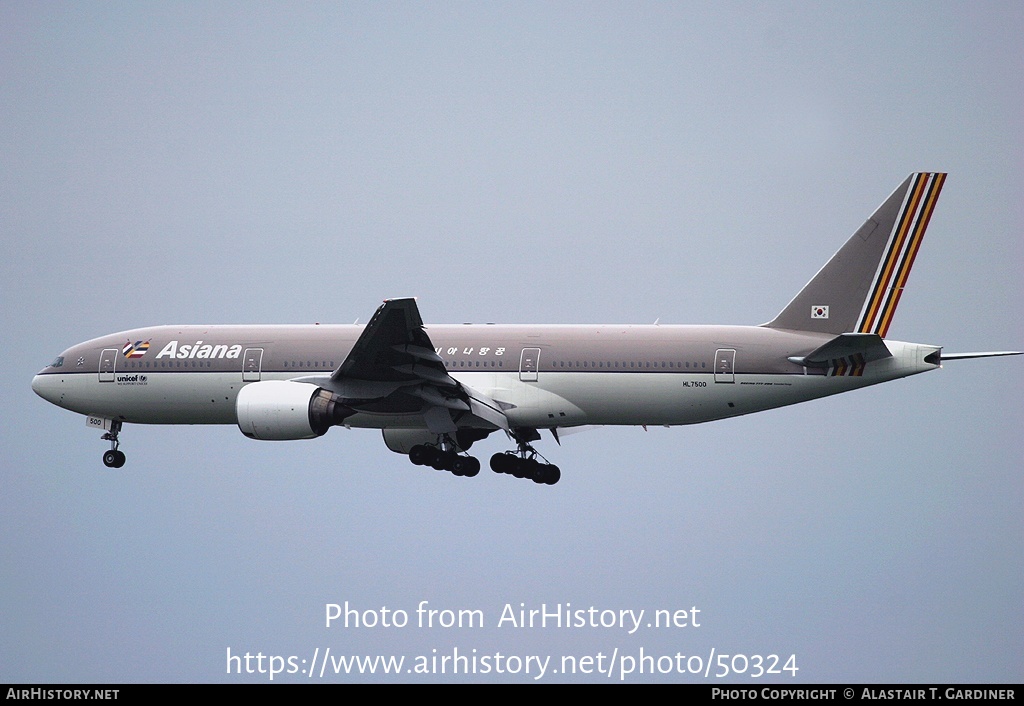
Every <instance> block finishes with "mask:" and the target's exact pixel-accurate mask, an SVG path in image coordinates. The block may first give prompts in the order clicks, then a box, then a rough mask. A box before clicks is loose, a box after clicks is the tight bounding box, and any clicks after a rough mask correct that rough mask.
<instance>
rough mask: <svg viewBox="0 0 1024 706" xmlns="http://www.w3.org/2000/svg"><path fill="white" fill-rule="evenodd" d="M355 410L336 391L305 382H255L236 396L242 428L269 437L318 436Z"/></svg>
mask: <svg viewBox="0 0 1024 706" xmlns="http://www.w3.org/2000/svg"><path fill="white" fill-rule="evenodd" d="M351 414H352V410H351V409H349V408H348V407H345V406H344V405H343V404H341V403H340V401H339V400H338V398H337V397H336V396H335V395H334V394H332V393H330V392H328V391H327V390H324V389H323V388H320V387H317V386H316V385H311V384H309V383H305V382H289V381H287V380H264V381H262V382H252V383H249V384H248V385H246V386H245V387H243V388H242V389H241V390H239V391H238V398H237V399H236V400H235V415H236V416H237V418H238V428H239V429H240V430H241V431H242V433H243V434H245V435H246V436H248V437H249V438H250V439H261V440H265V441H291V440H294V439H315V438H316V437H318V436H323V435H324V434H326V433H327V430H328V429H330V428H331V427H332V426H334V425H335V424H340V423H341V422H342V420H343V419H344V418H345V417H347V416H349V415H351Z"/></svg>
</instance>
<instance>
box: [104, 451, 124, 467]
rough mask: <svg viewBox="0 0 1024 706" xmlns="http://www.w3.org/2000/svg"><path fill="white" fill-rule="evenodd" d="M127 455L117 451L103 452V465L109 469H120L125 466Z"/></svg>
mask: <svg viewBox="0 0 1024 706" xmlns="http://www.w3.org/2000/svg"><path fill="white" fill-rule="evenodd" d="M124 462H125V455H124V453H122V452H121V451H118V450H117V449H110V450H109V451H104V452H103V465H104V466H106V467H107V468H120V467H121V466H123V465H124Z"/></svg>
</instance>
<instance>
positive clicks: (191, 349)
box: [156, 341, 242, 358]
mask: <svg viewBox="0 0 1024 706" xmlns="http://www.w3.org/2000/svg"><path fill="white" fill-rule="evenodd" d="M241 355H242V346H241V345H239V344H237V343H235V344H233V345H227V344H224V343H217V344H211V343H203V342H202V341H196V342H195V343H181V344H179V343H178V342H177V341H171V342H170V343H168V344H167V345H166V346H164V347H163V349H162V350H161V351H160V352H159V353H157V354H156V357H157V358H238V357H240V356H241Z"/></svg>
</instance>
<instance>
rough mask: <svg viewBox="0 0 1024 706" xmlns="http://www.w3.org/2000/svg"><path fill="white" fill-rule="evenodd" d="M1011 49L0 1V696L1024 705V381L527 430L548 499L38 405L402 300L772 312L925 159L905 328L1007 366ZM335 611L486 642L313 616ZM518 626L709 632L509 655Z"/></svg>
mask: <svg viewBox="0 0 1024 706" xmlns="http://www.w3.org/2000/svg"><path fill="white" fill-rule="evenodd" d="M1021 36H1024V5H1021V3H1017V2H1006V3H998V2H986V3H947V2H904V3H891V4H889V3H872V4H868V5H866V6H865V5H862V4H860V3H857V4H854V3H786V2H772V3H764V4H759V3H697V4H694V3H523V2H516V3H459V4H447V3H429V4H419V3H415V4H408V3H346V4H341V3H286V4H275V3H258V4H257V3H198V4H197V3H144V4H139V3H117V2H104V3H99V2H96V3H91V2H90V3H42V2H12V1H10V0H8V1H7V2H3V3H2V4H0V91H2V96H3V100H0V163H2V165H3V167H2V169H0V228H2V232H3V242H4V247H5V252H4V253H3V257H2V258H0V287H2V291H3V293H4V297H5V301H6V306H5V307H4V314H3V317H4V337H3V340H4V353H5V356H4V357H5V362H6V363H7V364H8V365H7V369H8V372H9V374H7V375H5V376H4V378H3V381H2V382H0V385H2V390H3V399H4V400H5V401H6V407H7V410H8V420H7V423H6V424H4V425H3V428H2V431H0V438H2V449H3V454H2V459H0V469H2V481H3V492H2V493H0V562H2V563H0V567H2V568H0V570H2V572H3V573H2V580H0V681H28V682H51V681H58V682H60V681H64V682H67V681H114V682H123V681H249V680H251V681H261V680H266V679H267V675H260V674H255V675H244V674H243V675H233V674H232V675H229V674H226V655H227V650H229V649H230V650H231V651H232V653H233V654H244V653H245V652H247V651H248V652H250V653H252V654H256V653H257V652H262V653H263V654H265V655H282V656H288V655H296V656H297V657H298V658H299V659H300V660H301V659H307V660H308V659H311V658H312V655H313V653H314V650H317V649H319V650H320V654H322V653H323V652H324V650H326V649H327V648H330V650H331V653H332V654H337V655H347V654H351V655H371V656H372V655H377V654H380V655H396V656H405V658H406V659H407V660H410V661H412V660H414V659H415V658H416V657H417V656H419V655H426V656H428V657H429V656H433V655H435V654H437V655H443V654H452V653H453V651H454V650H455V649H458V650H459V653H460V654H473V653H472V650H477V652H476V653H475V654H476V655H477V656H484V655H494V654H495V653H498V652H500V653H501V654H503V655H506V656H509V655H517V656H523V657H525V656H526V655H549V656H551V657H552V668H554V666H555V665H554V662H555V661H556V660H560V659H561V656H562V655H571V656H575V657H582V656H585V655H592V656H596V655H597V654H598V653H603V654H605V655H610V654H612V653H613V651H615V650H618V653H619V654H620V655H633V656H639V655H640V653H641V650H643V653H644V654H646V655H653V656H655V657H657V656H662V655H675V654H684V655H687V656H690V655H699V656H702V658H703V659H705V660H706V659H707V656H708V655H710V654H711V652H712V650H713V651H714V654H716V655H717V654H727V655H732V654H745V655H756V654H763V655H768V654H778V655H782V656H783V657H786V658H788V656H789V655H791V654H795V655H796V665H797V666H798V667H799V671H798V672H797V674H796V678H795V679H794V678H792V677H791V676H790V675H789V674H788V673H784V674H783V675H778V676H775V677H772V678H771V679H772V680H773V681H785V682H791V681H811V682H819V681H877V682H905V681H906V682H928V681H940V682H950V681H953V682H956V681H979V682H989V681H1010V682H1020V681H1021V679H1022V677H1024V662H1022V654H1024V638H1022V632H1021V629H1020V626H1021V625H1022V624H1024V603H1022V601H1021V596H1022V594H1024V526H1022V523H1021V518H1020V512H1021V508H1022V507H1024V481H1022V469H1024V464H1022V461H1024V459H1022V447H1021V442H1020V438H1021V431H1022V411H1021V410H1022V407H1021V402H1020V400H1021V395H1022V393H1024V385H1022V361H1021V360H1020V359H1001V360H981V361H963V362H954V363H949V364H947V366H946V367H945V368H944V369H943V370H941V371H938V372H934V373H931V374H929V375H925V376H920V377H915V378H911V379H908V380H903V381H897V382H894V383H890V384H888V385H884V386H879V387H874V388H868V389H866V390H862V391H858V392H854V393H851V394H848V395H842V396H838V397H833V398H829V399H826V400H820V401H816V402H812V403H808V404H805V405H800V406H796V407H791V408H788V409H783V410H776V411H772V412H766V413H763V414H760V415H755V416H752V417H741V418H737V419H733V420H728V421H723V422H717V423H713V424H707V425H701V426H695V427H686V428H674V429H660V428H659V429H651V430H650V431H648V432H644V431H643V430H642V429H638V428H623V429H613V428H606V429H600V430H594V431H590V432H587V433H582V434H578V435H574V436H570V437H568V438H566V439H564V443H563V445H562V446H561V447H558V446H556V445H555V444H554V443H553V441H552V440H551V439H550V438H546V439H545V440H544V441H543V442H541V446H540V449H541V451H542V452H543V453H544V454H545V455H546V456H548V457H549V458H550V459H552V460H553V461H555V462H556V463H558V464H559V466H561V468H562V471H563V479H562V481H561V483H559V484H558V485H557V486H555V487H552V488H548V487H539V486H535V485H534V484H532V483H526V482H521V481H516V480H514V479H512V478H509V477H505V476H497V475H495V474H493V473H490V472H489V471H486V470H485V471H484V472H482V473H481V474H480V475H479V476H478V477H476V478H474V479H460V478H455V477H453V476H451V475H450V474H439V473H433V472H429V471H426V470H423V469H420V468H416V467H413V466H412V465H410V464H409V463H408V461H407V460H406V459H405V458H404V457H401V456H398V455H396V454H393V453H391V452H389V451H388V450H387V449H386V447H385V446H384V444H383V443H382V441H381V438H380V434H379V433H377V432H374V431H346V430H342V429H335V430H332V431H331V432H330V433H328V434H327V435H326V436H325V437H324V438H322V439H318V440H316V441H311V442H292V443H280V444H278V443H259V442H253V441H250V440H248V439H245V438H244V437H243V436H242V435H241V434H240V433H239V432H238V429H237V428H236V427H233V426H232V427H228V426H225V427H184V426H182V427H141V426H129V427H127V428H126V429H125V431H124V432H123V434H122V449H123V450H125V451H126V452H127V454H128V465H126V466H125V467H124V468H123V469H121V470H110V469H106V468H104V467H103V465H102V464H101V461H100V455H101V453H102V451H103V450H104V448H105V444H104V443H103V442H101V441H100V440H99V439H98V438H97V436H98V435H97V434H96V432H95V431H92V430H89V429H87V428H86V427H85V424H84V420H83V419H82V418H81V417H79V416H77V415H74V414H71V413H69V412H66V411H63V410H60V409H58V408H56V407H53V406H51V405H49V404H47V403H46V402H44V401H43V400H41V399H39V398H37V397H36V396H35V395H34V394H33V393H32V391H31V389H30V388H29V383H30V381H31V377H32V375H33V374H34V373H35V372H37V371H38V370H39V369H41V368H42V367H43V366H44V365H45V364H46V363H48V362H49V361H50V360H51V359H52V358H53V356H55V355H56V354H58V353H59V352H60V351H61V350H63V349H64V348H66V347H68V346H70V345H71V344H74V343H76V342H78V341H81V340H85V339H88V338H92V337H95V336H98V335H102V334H106V333H110V332H113V331H118V330H122V329H127V328H131V327H136V326H145V325H154V324H162V323H257V322H266V323H303V322H315V321H320V322H337V323H351V322H353V321H355V320H356V319H357V318H358V319H359V320H360V321H366V320H367V318H368V317H369V316H370V315H371V314H372V313H373V311H374V309H375V308H376V306H377V305H378V304H379V303H380V301H381V300H382V299H383V298H385V297H397V296H410V295H412V296H417V297H418V298H419V305H420V309H421V311H422V313H423V316H424V318H425V320H427V321H428V322H446V323H447V322H462V321H478V322H482V321H496V322H505V323H601V322H614V323H651V322H653V321H654V320H655V319H660V321H661V323H663V324H668V323H732V324H757V323H761V322H763V321H767V320H769V319H771V318H772V317H773V316H774V315H775V314H776V313H777V312H778V311H779V310H780V309H781V308H782V307H783V306H784V305H785V304H786V303H787V302H788V301H789V300H790V298H791V297H792V296H793V295H794V294H795V293H796V292H797V291H798V290H799V288H800V287H801V286H802V285H803V284H804V283H805V282H806V281H807V280H808V279H809V278H810V277H811V276H812V275H813V274H814V273H815V272H816V271H817V269H818V268H819V267H820V266H821V265H822V264H823V263H824V262H825V261H826V260H827V258H828V257H829V256H831V254H832V253H833V252H834V251H835V250H836V249H838V248H839V246H840V245H842V243H843V242H844V241H845V239H846V238H847V237H848V235H849V234H850V233H852V232H853V231H854V230H855V229H856V228H857V227H859V225H860V224H861V223H862V222H863V220H864V219H865V218H866V217H867V216H868V215H870V213H871V212H872V211H873V209H874V208H875V207H876V206H877V205H878V204H879V203H881V202H882V200H883V199H884V198H885V197H886V196H887V195H888V194H889V193H890V192H891V191H892V189H893V188H895V187H896V186H897V185H898V184H899V183H900V182H901V181H902V180H903V179H904V178H905V177H906V175H907V174H908V173H910V172H912V171H917V170H936V171H948V172H949V173H950V177H949V179H948V180H947V182H946V186H945V189H944V191H943V194H942V198H941V200H940V202H939V204H938V207H937V209H936V212H935V215H934V217H933V219H932V222H931V227H930V229H929V231H928V235H927V238H926V240H925V243H924V246H923V248H922V250H921V253H920V255H919V256H918V258H917V261H916V264H915V269H914V272H913V274H912V275H911V277H910V282H909V288H908V289H907V291H906V294H905V295H904V296H903V298H902V299H901V304H900V310H899V311H898V313H897V315H896V318H895V321H894V324H893V326H892V328H891V329H890V331H889V333H890V335H891V336H892V337H893V338H897V339H901V340H910V341H916V342H921V343H934V344H939V345H944V346H946V350H948V351H969V350H993V349H995V350H998V349H1007V348H1020V347H1022V346H1024V326H1022V324H1021V321H1022V317H1021V315H1020V311H1019V302H1020V301H1021V295H1022V294H1024V292H1022V288H1021V276H1020V273H1021V267H1022V264H1024V258H1022V239H1021V231H1022V225H1024V200H1022V199H1021V194H1024V177H1022V174H1024V172H1022V169H1021V167H1022V166H1024V139H1022V127H1021V115H1022V114H1024V113H1022V108H1024V100H1022V98H1024V84H1022V82H1021V76H1022V75H1024V51H1022V44H1021ZM503 448H504V445H503V444H502V443H501V442H500V441H499V440H497V439H496V438H494V439H492V440H488V441H487V442H485V443H483V444H481V449H482V450H481V453H480V454H479V455H480V456H481V457H482V458H483V459H484V460H486V458H487V456H489V455H490V454H491V453H493V452H495V451H498V450H501V449H503ZM475 450H476V449H474V451H475ZM345 601H349V602H350V603H351V604H352V605H354V606H357V607H358V608H360V609H361V610H365V609H380V608H381V607H382V606H387V607H388V608H389V609H391V610H398V609H401V610H405V611H408V612H409V613H410V616H411V622H414V621H415V613H414V611H415V609H416V607H417V605H418V604H419V602H420V601H429V604H430V606H431V607H435V608H438V609H441V608H448V609H455V610H457V609H477V610H480V611H481V613H482V614H483V615H484V616H485V619H486V621H487V624H486V626H485V627H483V628H473V629H470V628H464V629H461V630H460V629H448V630H445V629H440V628H434V629H419V628H416V627H414V626H413V625H410V626H408V627H405V628H393V629H383V628H375V629H367V628H362V629H344V628H342V627H338V626H335V627H332V628H330V629H327V628H325V627H324V605H325V603H344V602H345ZM520 603H525V604H526V606H527V608H539V607H540V605H541V604H542V603H543V604H547V605H548V606H549V607H551V606H554V605H557V604H562V605H563V606H564V605H565V604H566V603H569V604H571V605H572V606H573V607H574V608H589V607H591V606H594V607H596V608H598V609H601V610H604V609H611V610H615V611H619V610H634V611H639V610H641V609H642V610H645V611H647V613H646V615H647V616H650V615H651V612H652V611H654V610H658V609H672V610H675V609H689V608H691V607H693V606H696V607H697V608H699V609H700V611H701V613H700V623H701V625H700V627H699V628H696V627H692V626H691V627H688V628H671V629H669V628H662V629H647V628H641V629H640V630H638V631H637V632H635V633H634V634H632V635H630V634H627V632H626V631H624V630H621V629H617V628H581V629H561V630H557V629H552V628H550V627H549V628H546V629H515V628H511V627H508V626H505V627H501V628H499V627H497V626H496V623H497V620H498V618H499V617H500V615H501V611H502V609H503V607H504V606H505V604H512V605H513V606H515V607H518V606H519V604H520ZM645 622H646V621H645ZM433 650H437V652H433ZM513 666H514V663H513V664H510V665H507V667H508V668H511V667H513ZM533 676H536V670H535V669H534V671H533V673H531V674H529V675H527V674H525V667H524V669H523V673H519V674H508V673H503V674H497V673H495V672H494V671H492V672H491V673H489V674H485V675H478V676H476V677H473V676H468V677H467V676H463V675H459V676H456V677H453V676H452V675H451V674H448V675H443V676H438V675H434V676H418V675H414V674H408V673H405V674H403V675H402V679H403V680H414V681H434V680H451V679H458V680H470V681H471V680H479V681H509V682H524V681H530V680H531V678H532V677H533ZM286 678H287V679H292V680H305V679H306V677H305V676H304V675H302V674H296V675H292V676H291V677H286V675H281V676H279V677H278V679H281V680H285V679H286ZM650 678H652V677H648V676H643V677H641V676H639V675H631V676H629V677H628V680H629V681H640V680H646V679H650ZM653 678H654V679H672V680H695V681H702V680H703V677H680V676H678V675H670V676H655V677H653ZM330 679H331V680H338V681H345V680H351V681H356V680H371V679H372V680H378V681H393V680H395V677H382V676H379V675H378V676H376V677H372V678H371V677H369V676H365V677H356V676H349V677H344V676H337V677H334V676H331V677H330ZM739 679H740V680H741V682H742V683H745V684H750V685H757V684H760V683H762V682H764V681H765V680H766V678H761V679H753V678H750V677H749V676H748V677H742V678H739ZM324 680H327V677H325V678H324ZM553 680H573V681H588V680H605V681H607V680H608V678H607V677H599V676H596V675H589V676H586V675H577V676H575V677H571V676H569V675H564V674H557V675H555V674H552V673H551V672H550V670H549V672H548V673H547V674H546V675H545V677H544V681H553ZM614 680H615V679H613V681H614ZM275 681H276V679H275ZM708 681H713V679H710V678H709V679H708Z"/></svg>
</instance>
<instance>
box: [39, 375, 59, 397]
mask: <svg viewBox="0 0 1024 706" xmlns="http://www.w3.org/2000/svg"><path fill="white" fill-rule="evenodd" d="M54 377H55V376H53V375H42V374H39V375H36V376H35V377H34V378H32V391H33V392H35V393H36V394H37V395H39V396H40V397H42V398H43V399H44V400H46V401H47V402H52V403H53V404H57V400H58V398H59V397H60V390H59V385H56V384H54V382H55V381H54V379H53V378H54Z"/></svg>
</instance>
